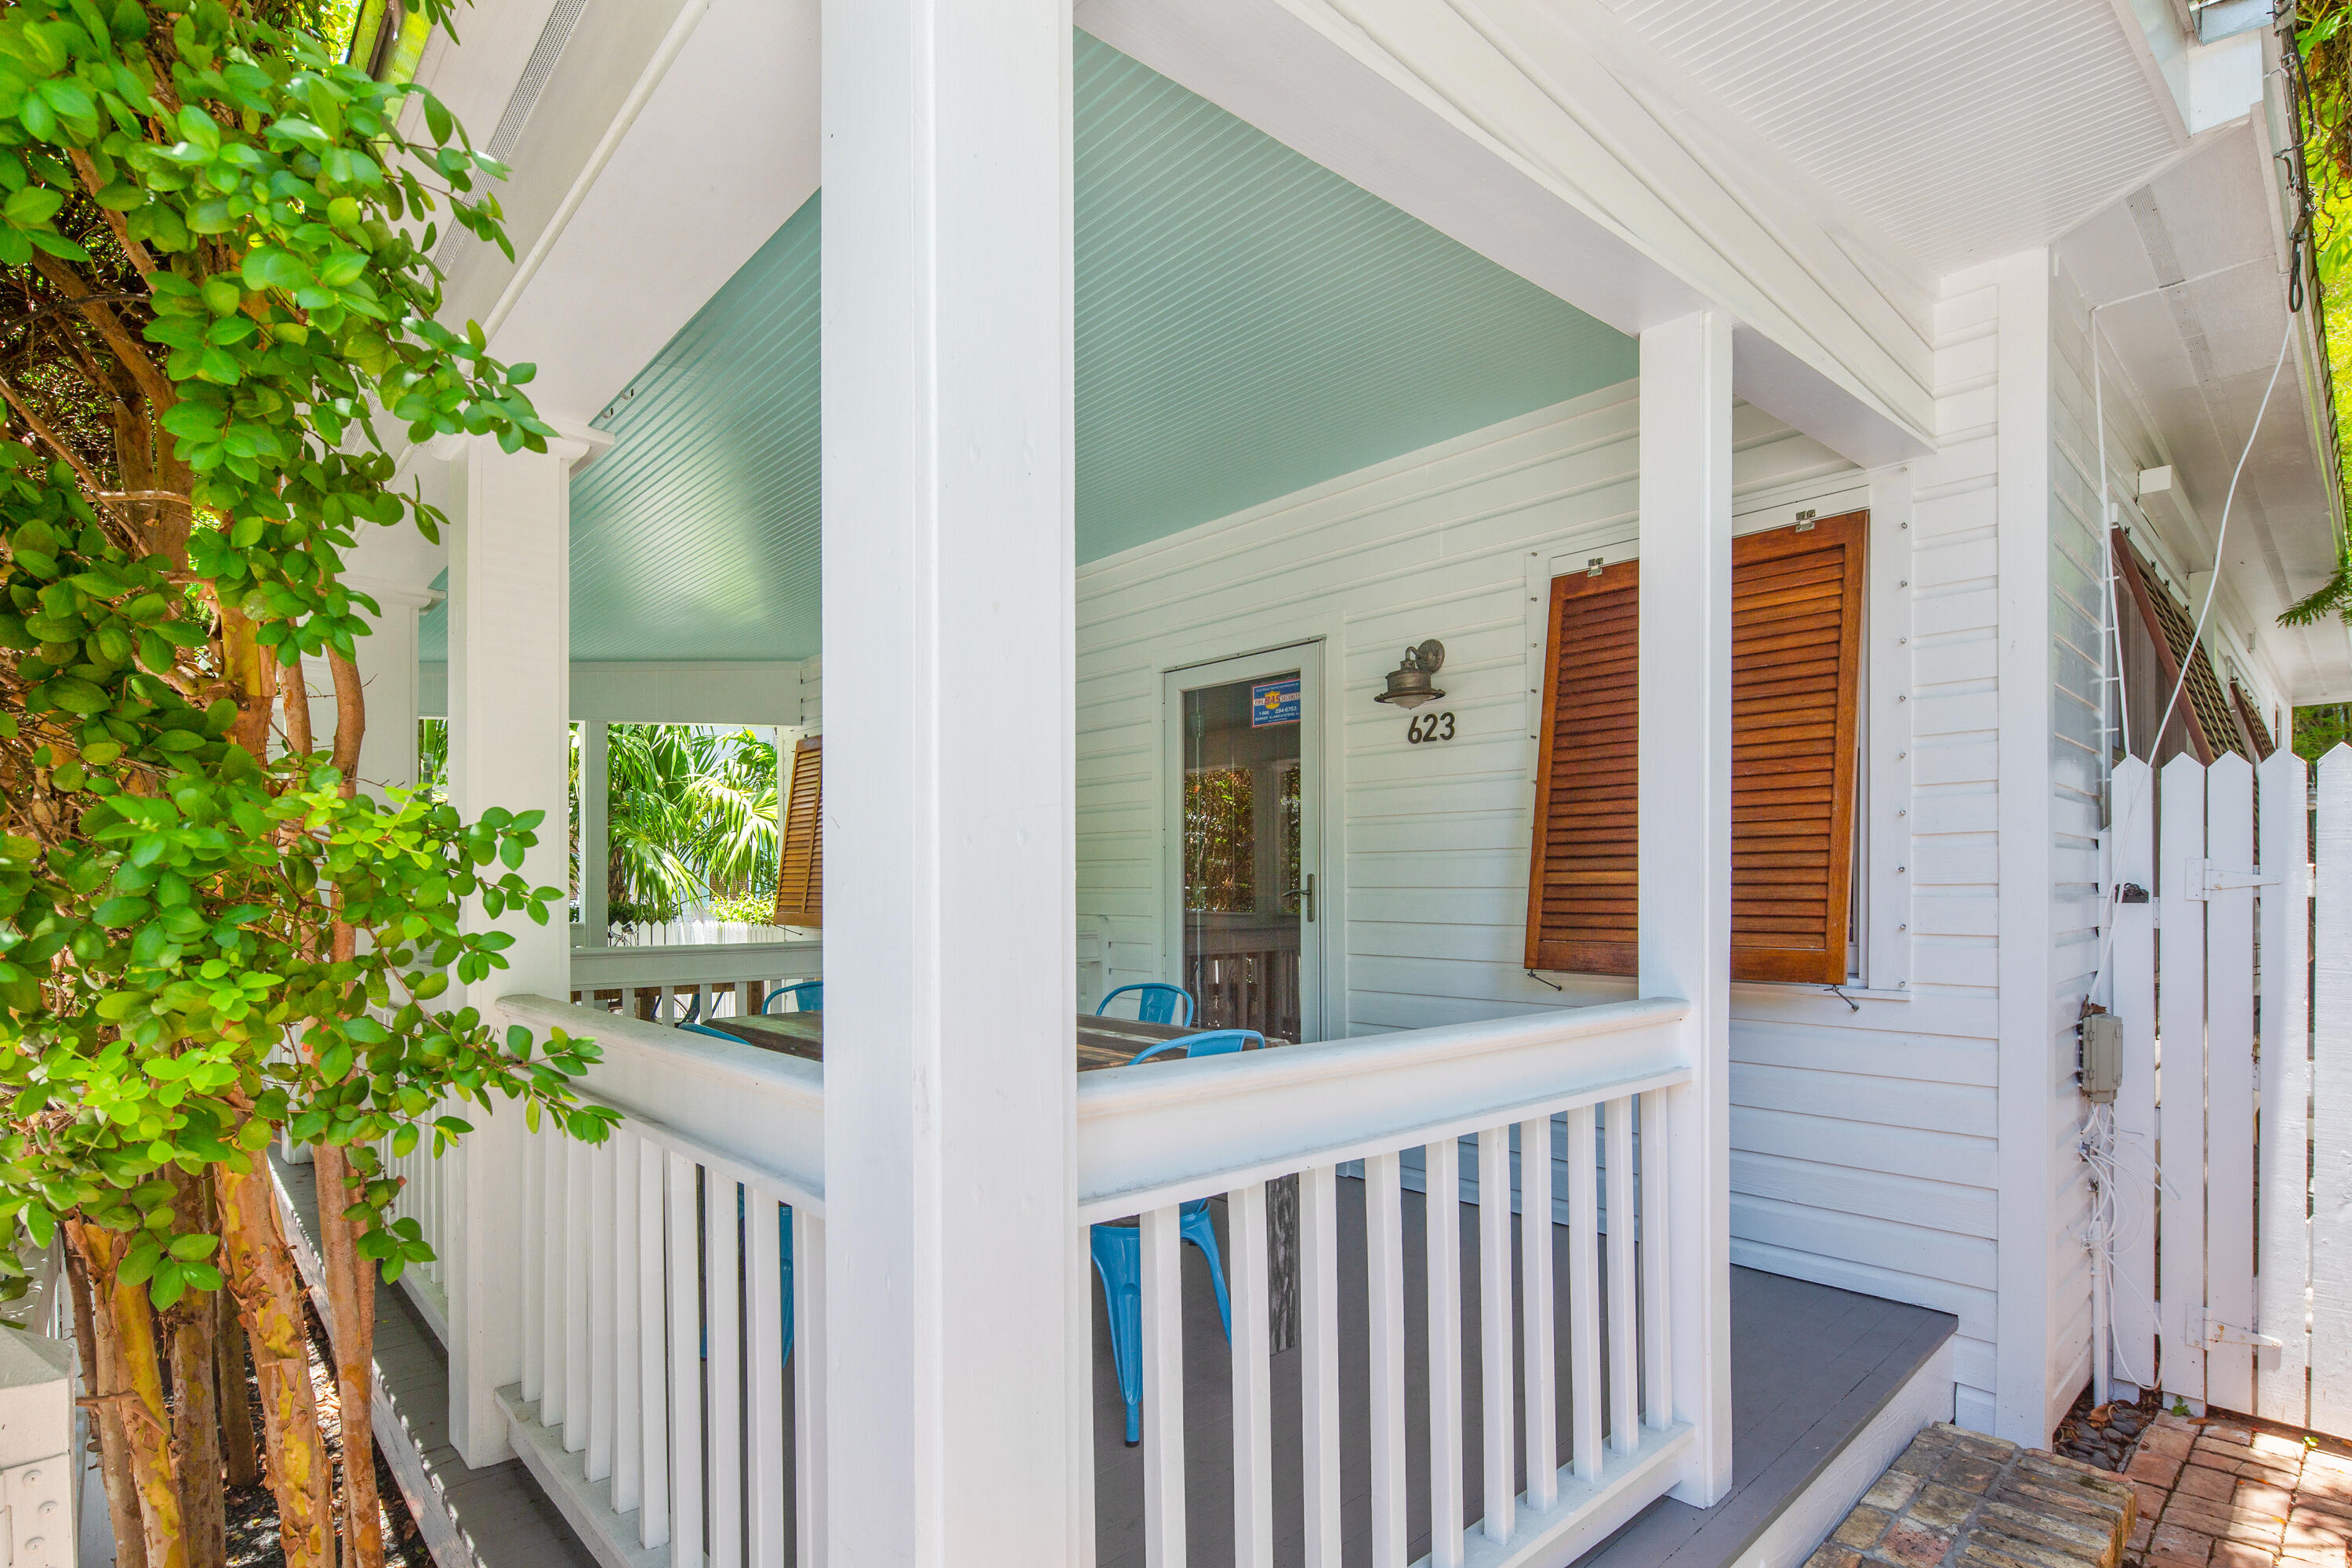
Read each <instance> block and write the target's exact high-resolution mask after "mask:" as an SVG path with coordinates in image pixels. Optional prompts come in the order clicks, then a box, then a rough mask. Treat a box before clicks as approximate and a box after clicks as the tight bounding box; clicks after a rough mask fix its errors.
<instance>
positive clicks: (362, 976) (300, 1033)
mask: <svg viewBox="0 0 2352 1568" xmlns="http://www.w3.org/2000/svg"><path fill="white" fill-rule="evenodd" d="M405 9H406V10H407V11H408V12H410V13H414V14H416V15H421V16H424V17H425V18H427V19H428V20H433V21H439V22H442V23H446V21H447V0H406V5H405ZM409 20H411V21H413V20H415V16H411V17H410V18H409ZM315 21H316V17H315V15H314V14H313V13H312V12H310V10H308V9H307V8H306V7H304V6H302V5H297V4H289V3H282V0H281V3H278V4H271V3H268V0H254V3H252V4H247V5H225V4H222V3H220V0H143V3H142V0H17V3H16V4H15V5H11V6H10V7H8V8H7V9H5V11H0V278H5V290H6V292H7V294H8V295H9V297H10V298H9V300H7V302H6V305H5V309H6V310H7V312H8V320H7V321H5V323H0V331H5V333H6V337H5V342H0V397H4V398H5V405H6V421H7V423H6V436H7V438H6V439H5V440H0V595H4V597H0V1089H5V1092H6V1093H7V1094H8V1095H9V1096H10V1097H11V1099H10V1101H9V1108H8V1117H7V1120H6V1122H5V1129H0V1220H5V1221H8V1222H11V1223H13V1224H14V1225H15V1226H17V1227H18V1228H19V1230H20V1231H21V1232H22V1234H23V1235H24V1236H25V1237H26V1238H28V1239H29V1240H30V1242H31V1243H33V1244H34V1245H36V1246H40V1247H46V1246H47V1245H48V1244H49V1243H50V1241H51V1239H52V1237H55V1236H57V1235H58V1233H60V1232H62V1233H63V1235H64V1236H65V1237H66V1240H67V1247H66V1254H67V1258H68V1268H69V1272H70V1274H71V1277H72V1279H73V1281H74V1285H75V1289H76V1299H77V1302H76V1304H77V1314H78V1317H79V1321H80V1326H81V1328H82V1330H83V1332H82V1333H81V1335H80V1338H81V1341H82V1343H83V1346H84V1352H85V1358H86V1363H85V1371H86V1373H87V1375H88V1378H89V1385H90V1386H91V1388H92V1389H93V1390H94V1394H95V1399H96V1406H95V1407H96V1409H97V1411H98V1413H99V1415H100V1439H101V1454H102V1459H103V1463H104V1467H105V1475H106V1481H107V1489H108V1494H109V1503H110V1508H111V1510H112V1511H113V1514H114V1519H115V1523H116V1533H117V1540H118V1550H119V1552H121V1556H120V1558H119V1561H121V1562H122V1563H125V1565H126V1568H131V1565H134V1564H135V1565H140V1568H181V1565H183V1564H189V1563H194V1564H198V1565H199V1568H209V1565H210V1564H212V1563H218V1562H221V1561H223V1560H224V1547H223V1540H222V1536H223V1530H222V1518H221V1503H220V1488H219V1456H220V1453H221V1448H220V1444H221V1442H222V1441H223V1439H224V1434H223V1432H222V1431H221V1430H220V1429H219V1426H218V1406H217V1405H216V1403H215V1395H216V1394H217V1393H218V1391H219V1387H220V1384H221V1382H223V1381H226V1380H225V1379H216V1378H215V1363H216V1362H219V1361H221V1360H224V1359H226V1358H223V1357H221V1356H220V1355H219V1353H218V1352H219V1347H218V1346H217V1345H216V1344H215V1340H214V1333H215V1327H216V1325H217V1324H218V1322H219V1321H220V1317H221V1314H220V1313H219V1312H217V1311H216V1310H215V1309H214V1306H213V1303H212V1300H211V1293H212V1292H215V1291H216V1290H219V1289H224V1288H226V1289H227V1290H228V1291H229V1292H230V1293H231V1294H232V1295H233V1297H234V1299H235V1300H236V1308H237V1311H236V1321H237V1322H238V1324H239V1325H240V1328H241V1332H242V1334H243V1335H244V1337H246V1338H247V1339H248V1340H249V1341H250V1343H251V1348H252V1352H253V1355H254V1363H255V1369H256V1372H257V1375H258V1378H259V1382H260V1388H261V1393H262V1407H263V1416H264V1428H265V1430H264V1436H265V1437H266V1439H267V1443H268V1452H269V1456H270V1459H271V1463H270V1465H269V1476H270V1479H271V1483H272V1485H273V1487H274V1489H276V1492H277V1495H278V1504H279V1510H280V1543H281V1545H282V1547H283V1549H284V1552H285V1557H286V1561H287V1563H288V1564H289V1568H323V1565H324V1564H327V1563H332V1562H333V1561H334V1560H335V1556H336V1543H335V1537H336V1534H337V1522H336V1513H337V1510H335V1509H334V1507H333V1506H332V1504H331V1500H330V1480H329V1468H328V1463H327V1458H326V1454H325V1451H324V1449H323V1447H321V1445H320V1435H319V1415H318V1408H317V1404H316V1401H315V1399H314V1397H313V1395H312V1393H311V1389H310V1378H309V1369H308V1364H307V1358H306V1354H305V1344H304V1333H303V1328H302V1316H301V1302H300V1295H299V1286H298V1284H297V1282H296V1280H295V1279H294V1275H293V1270H292V1268H291V1266H290V1257H289V1253H288V1249H287V1246H286V1239H285V1237H283V1235H282V1234H281V1233H280V1231H279V1228H278V1213H277V1207H276V1205H275V1202H274V1200H273V1198H272V1196H271V1194H270V1192H269V1189H268V1173H267V1170H266V1168H265V1166H264V1164H263V1162H262V1152H263V1151H264V1150H265V1149H266V1147H267V1146H268V1143H269V1142H270V1141H271V1140H272V1139H273V1138H274V1137H276V1136H278V1135H279V1134H280V1133H281V1132H284V1133H289V1134H290V1135H291V1136H293V1137H294V1138H295V1139H297V1140H299V1141H303V1142H311V1143H314V1144H315V1145H316V1146H317V1149H318V1153H319V1173H320V1194H321V1204H320V1209H321V1216H322V1222H323V1225H322V1229H323V1232H324V1235H323V1243H324V1247H323V1250H324V1252H325V1254H326V1264H327V1269H328V1275H329V1279H328V1284H329V1293H330V1296H331V1302H332V1305H333V1309H334V1311H333V1320H334V1327H335V1334H334V1339H335V1352H336V1355H335V1359H336V1363H337V1366H336V1373H337V1377H338V1382H339V1384H340V1385H341V1386H340V1394H341V1415H342V1422H343V1441H344V1445H345V1447H344V1453H345V1456H346V1458H347V1461H348V1462H347V1463H346V1465H345V1467H344V1473H343V1477H342V1484H341V1510H340V1512H341V1536H342V1549H343V1560H344V1561H345V1562H347V1563H353V1564H355V1565H357V1568H377V1565H378V1564H380V1563H381V1562H382V1559H383V1542H382V1541H381V1539H380V1536H379V1533H378V1526H377V1512H376V1499H375V1493H374V1476H373V1461H372V1459H371V1458H370V1455H369V1449H368V1439H367V1434H368V1424H369V1416H368V1387H369V1384H368V1366H369V1361H370V1359H371V1356H372V1348H373V1289H372V1286H371V1284H370V1281H369V1279H368V1278H367V1276H368V1275H369V1273H370V1272H371V1271H373V1270H375V1269H379V1268H380V1269H381V1270H382V1271H383V1274H384V1275H385V1276H386V1277H388V1278H389V1277H392V1276H394V1275H396V1274H397V1273H398V1271H399V1270H400V1269H401V1268H404V1267H405V1266H407V1265H408V1264H410V1263H413V1262H415V1261H416V1260H418V1259H420V1258H425V1257H426V1256H428V1255H429V1254H428V1252H427V1249H426V1247H425V1242H424V1239H423V1237H422V1236H421V1234H420V1233H419V1232H418V1230H417V1228H416V1226H415V1223H414V1222H413V1221H402V1222H400V1223H398V1224H396V1225H395V1224H391V1223H388V1221H387V1216H386V1205H388V1204H389V1203H390V1202H391V1200H392V1199H393V1197H394V1194H395V1191H396V1186H395V1184H394V1183H393V1182H391V1181H390V1180H388V1179H386V1178H385V1176H384V1175H383V1171H382V1169H381V1165H380V1163H379V1160H378V1157H377V1154H376V1152H375V1151H376V1148H377V1146H378V1145H379V1144H380V1143H387V1142H388V1143H389V1144H390V1146H391V1147H392V1148H394V1150H396V1151H400V1152H406V1151H407V1150H409V1149H412V1148H414V1147H415V1145H416V1144H417V1143H418V1142H420V1141H423V1140H430V1141H431V1142H432V1143H433V1146H434V1147H435V1148H436V1151H437V1150H438V1149H440V1148H443V1147H445V1146H446V1143H447V1142H448V1141H449V1140H450V1139H452V1138H455V1137H459V1136H462V1135H464V1134H465V1133H466V1132H467V1131H469V1127H468V1124H467V1121H465V1120H464V1118H463V1116H462V1114H460V1110H459V1108H461V1107H463V1106H464V1105H466V1104H467V1103H471V1104H473V1105H476V1106H481V1107H488V1106H492V1105H494V1104H496V1103H498V1102H499V1101H501V1100H508V1101H520V1102H521V1104H522V1106H523V1108H524V1110H525V1113H526V1114H527V1115H528V1117H529V1118H530V1121H531V1123H532V1125H534V1126H536V1125H538V1123H539V1119H540V1117H541V1115H542V1114H552V1115H554V1116H556V1117H557V1118H558V1119H559V1120H560V1121H562V1123H563V1124H564V1125H565V1126H566V1127H567V1128H568V1129H569V1130H570V1131H572V1133H573V1134H575V1135H578V1136H583V1137H589V1138H597V1137H601V1136H602V1135H603V1134H604V1131H605V1128H606V1126H607V1124H608V1122H609V1121H610V1117H609V1114H608V1113H604V1112H601V1111H597V1110H587V1109H583V1108H582V1107H581V1106H579V1105H578V1104H577V1102H576V1100H574V1099H573V1097H572V1094H571V1093H570V1091H569V1089H568V1088H567V1085H568V1082H569V1080H570V1079H572V1077H574V1076H576V1075H577V1074H578V1073H579V1072H580V1071H581V1070H582V1069H583V1067H584V1066H585V1065H586V1064H587V1063H588V1062H589V1061H591V1060H593V1047H591V1046H590V1045H589V1044H588V1043H587V1042H585V1041H581V1040H577V1039H571V1038H567V1037H563V1036H562V1035H561V1034H560V1033H559V1034H556V1035H555V1036H553V1037H551V1038H550V1039H549V1040H547V1041H545V1042H538V1041H534V1040H533V1039H532V1038H531V1037H530V1035H529V1034H528V1032H526V1031H522V1030H519V1029H515V1030H507V1031H504V1032H500V1031H498V1030H496V1029H494V1028H493V1027H492V1026H490V1024H489V1022H488V1020H486V1019H485V1018H484V1017H483V1016H481V1015H480V1014H479V1013H478V1011H476V1010H475V1009H473V1008H471V1007H455V1008H453V1007H450V1006H448V1005H446V1000H445V998H446V991H447V987H448V986H449V984H451V983H452V981H453V980H454V981H456V982H458V983H465V984H472V983H477V982H481V981H484V980H487V979H488V977H489V976H490V975H491V974H492V973H494V972H495V971H496V970H497V969H499V967H501V966H502V964H503V960H502V958H501V957H500V952H501V950H502V949H503V948H505V947H506V946H508V945H509V943H510V942H511V940H512V939H511V937H510V936H509V935H507V934H505V933H502V932H499V931H467V929H465V925H464V923H463V922H462V921H461V914H462V913H463V912H464V911H465V910H467V909H468V908H478V909H480V910H484V911H486V912H487V913H488V914H489V915H490V916H493V917H496V916H499V915H501V914H503V913H506V912H509V911H520V912H521V913H523V914H525V915H527V916H528V918H530V919H531V920H534V921H541V922H544V921H546V920H547V919H548V918H549V910H550V906H551V903H552V905H553V906H554V907H555V908H556V909H557V910H561V907H562V896H563V895H562V890H561V889H553V888H543V887H532V886H530V884H529V883H528V882H527V881H526V880H525V879H523V878H522V877H521V876H520V867H521V865H522V860H523V855H524V851H525V850H526V849H527V848H528V847H530V845H531V844H533V843H534V842H535V840H536V836H537V834H538V833H539V831H540V830H541V826H542V824H541V821H540V820H539V814H537V813H526V814H523V815H521V816H515V815H510V814H509V813H506V812H502V811H490V812H488V813H486V814H485V815H484V816H482V817H481V819H480V820H478V821H474V822H467V821H463V820H461V819H460V818H459V817H458V816H457V814H456V812H455V811H453V810H452V809H451V808H450V807H449V806H447V805H446V804H443V803H442V802H440V801H439V800H437V799H436V798H434V797H433V796H432V795H427V794H423V793H419V794H416V795H403V794H401V793H400V792H394V793H393V794H392V795H391V796H390V798H389V799H388V800H386V801H383V802H378V801H375V800H373V799H371V798H369V797H368V796H366V795H360V794H358V793H356V792H355V790H354V788H353V785H352V765H353V763H354V762H355V761H356V758H357V755H358V750H359V744H360V739H361V735H362V731H363V726H364V722H365V711H364V704H363V702H362V697H361V691H360V686H359V680H358V677H357V671H356V668H355V666H354V664H353V661H352V653H353V647H354V644H355V640H356V639H357V638H359V637H362V636H365V635H366V634H367V630H368V622H367V619H366V615H367V613H368V612H371V611H373V609H374V607H375V606H373V605H372V604H371V603H370V602H369V601H368V600H367V599H366V598H365V597H364V596H363V595H359V594H356V593H354V592H353V591H352V590H351V589H349V588H348V587H346V586H345V585H344V584H343V583H342V581H341V571H342V561H343V558H344V555H345V553H346V552H348V551H349V550H350V549H351V548H352V546H353V544H354V543H355V542H356V539H357V536H358V534H359V532H360V531H362V530H363V529H369V528H376V527H416V528H420V529H423V530H424V531H425V532H426V533H427V534H428V535H429V534H431V533H432V532H433V531H435V530H436V527H437V526H438V522H439V520H438V518H437V517H436V515H435V513H434V512H433V510H431V509H430V508H429V507H426V506H425V505H424V504H422V502H421V501H420V500H416V499H414V498H410V497H404V496H402V495H400V494H398V493H396V492H395V491H394V489H393V488H392V480H393V475H394V461H393V458H392V457H391V456H390V455H389V454H388V452H387V451H386V449H385V447H384V444H383V443H384V441H385V439H386V438H387V437H398V436H400V435H404V436H405V437H407V438H408V439H410V440H422V439H425V438H428V437H434V436H436V435H445V434H456V433H460V432H463V433H467V434H471V435H475V436H481V437H496V438H497V439H498V440H499V443H500V444H501V445H502V446H503V447H505V448H506V449H508V450H509V451H512V450H516V449H518V448H520V447H531V448H532V449H535V450H537V449H543V446H544V437H546V436H547V435H548V434H550V431H549V429H548V427H547V426H545V425H543V424H542V423H541V422H540V420H539V419H538V417H537V416H535V414H534V413H533V412H532V410H531V407H530V403H529V400H528V398H527V397H526V395H524V393H523V392H522V390H521V386H522V384H523V383H524V382H526V381H527V380H528V379H529V372H528V369H527V367H522V366H516V367H511V368H509V367H507V366H503V365H501V364H499V363H497V362H496V361H495V360H493V359H492V358H491V357H490V356H489V355H488V353H486V352H485V346H484V342H483V338H482V334H481V332H480V331H479V330H478V329H477V328H468V329H467V330H466V331H462V332H461V331H452V330H450V329H448V328H446V327H445V326H443V325H442V324H440V323H439V322H438V321H436V314H437V312H438V311H439V310H440V308H441V293H440V279H439V275H438V273H437V272H436V269H435V268H433V266H432V264H431V262H430V260H429V257H430V254H431V252H432V250H433V248H434V246H435V244H436V238H437V234H438V231H439V228H440V226H441V225H442V224H443V223H445V222H455V223H457V224H459V225H462V226H465V227H466V228H467V229H468V230H470V231H472V232H473V233H474V234H476V235H477V236H479V237H482V238H484V239H487V240H490V241H493V242H495V243H498V244H499V245H500V246H501V247H504V246H505V245H506V241H505V239H504V237H503V236H502V234H501V233H500V232H499V214H498V208H497V205H496V202H495V201H494V200H493V199H492V198H491V197H490V196H488V195H487V194H484V193H482V192H480V191H478V182H479V181H480V180H481V179H482V178H483V176H485V175H496V174H499V173H500V172H501V171H499V168H498V167H497V165H496V164H494V163H492V162H491V161H490V160H488V158H486V157H484V156H482V155H481V154H479V153H476V152H474V151H473V150H472V149H471V147H470V145H469V143H468V142H467V140H466V138H465V135H464V133H463V132H462V131H460V130H459V128H458V127H457V125H456V124H455V122H454V121H452V119H451V117H450V115H449V113H448V111H447V110H446V109H444V108H443V107H442V106H441V105H440V104H439V103H438V102H436V100H434V99H433V98H432V97H431V95H430V94H428V93H425V92H424V91H423V90H422V89H417V88H415V87H414V86H412V85H408V84H405V83H403V82H398V81H380V80H378V79H375V78H374V77H373V76H372V75H371V74H370V73H369V72H368V71H367V70H365V69H362V68H358V67H355V66H352V65H347V64H344V63H342V62H341V55H340V51H339V50H337V49H336V48H334V47H331V45H329V44H328V43H327V42H326V41H325V40H324V39H323V38H322V37H320V33H319V32H318V30H317V28H316V26H315V25H314V24H315ZM385 25H387V26H389V25H390V24H389V23H388V22H387V23H386V24H385ZM404 113H405V114H406V115H408V116H409V118H408V120H407V121H405V123H408V124H410V125H411V126H412V127H413V129H411V130H404V129H403V125H404ZM509 254H511V250H510V249H509ZM306 660H315V661H320V662H322V663H323V664H324V665H325V667H326V668H327V669H328V671H329V672H330V674H331V679H332V681H333V685H334V689H335V694H336V725H335V730H334V732H333V734H332V736H331V737H330V738H327V739H325V740H324V741H323V742H316V743H314V738H313V736H312V735H311V733H310V718H309V705H308V700H307V698H306V696H305V687H304V680H303V668H304V662H305V661H306ZM281 697H282V698H283V699H284V705H283V713H282V717H281V715H280V711H279V700H280V699H281ZM5 1267H6V1265H5V1263H4V1262H0V1268H5ZM238 1360H239V1362H240V1363H241V1357H240V1358H238ZM167 1390H168V1391H169V1392H168V1394H167ZM241 1440H242V1441H246V1442H249V1441H250V1433H249V1431H248V1432H247V1433H245V1434H242V1435H240V1434H238V1433H236V1432H234V1431H230V1432H227V1433H226V1441H227V1442H228V1443H229V1444H230V1445H231V1447H232V1448H234V1447H235V1446H236V1444H237V1443H238V1442H240V1441H241Z"/></svg>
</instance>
